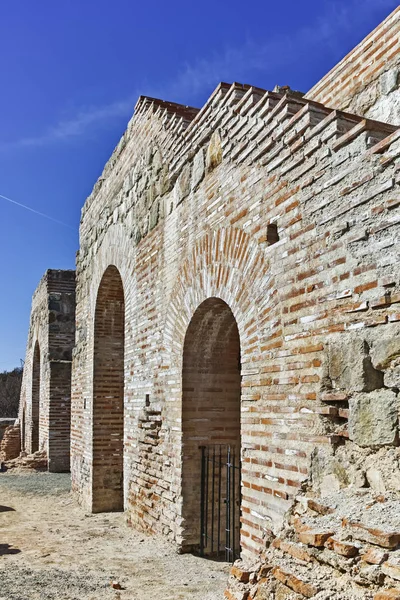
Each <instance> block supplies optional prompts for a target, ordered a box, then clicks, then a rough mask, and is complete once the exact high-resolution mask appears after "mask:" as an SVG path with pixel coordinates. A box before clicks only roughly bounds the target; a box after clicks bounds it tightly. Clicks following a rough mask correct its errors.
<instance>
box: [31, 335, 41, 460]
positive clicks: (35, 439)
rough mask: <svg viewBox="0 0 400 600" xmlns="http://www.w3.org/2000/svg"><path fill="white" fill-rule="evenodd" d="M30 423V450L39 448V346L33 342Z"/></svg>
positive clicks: (33, 450)
mask: <svg viewBox="0 0 400 600" xmlns="http://www.w3.org/2000/svg"><path fill="white" fill-rule="evenodd" d="M31 408H32V425H31V452H32V453H33V452H37V450H39V416H40V347H39V342H36V343H35V348H34V350H33V361H32V406H31Z"/></svg>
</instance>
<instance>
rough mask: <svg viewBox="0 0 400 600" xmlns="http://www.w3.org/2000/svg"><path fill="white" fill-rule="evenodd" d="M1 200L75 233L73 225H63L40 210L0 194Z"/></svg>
mask: <svg viewBox="0 0 400 600" xmlns="http://www.w3.org/2000/svg"><path fill="white" fill-rule="evenodd" d="M0 198H3V199H4V200H7V202H11V204H16V205H17V206H20V207H21V208H25V209H26V210H29V211H30V212H33V213H35V215H39V216H41V217H44V218H45V219H49V220H50V221H53V222H54V223H58V224H59V225H63V226H64V227H68V229H72V230H73V231H75V228H74V227H72V226H71V225H67V223H63V221H59V220H58V219H54V218H53V217H50V215H46V214H45V213H42V212H39V211H38V210H35V209H34V208H31V207H30V206H26V205H25V204H21V202H16V200H12V199H11V198H8V197H7V196H3V195H2V194H0Z"/></svg>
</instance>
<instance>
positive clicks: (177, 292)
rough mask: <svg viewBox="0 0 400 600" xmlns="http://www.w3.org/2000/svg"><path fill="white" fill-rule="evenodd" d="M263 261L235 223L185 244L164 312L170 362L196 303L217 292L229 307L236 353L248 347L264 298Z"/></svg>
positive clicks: (178, 357) (177, 361) (178, 358)
mask: <svg viewBox="0 0 400 600" xmlns="http://www.w3.org/2000/svg"><path fill="white" fill-rule="evenodd" d="M269 289H270V285H269V261H268V260H266V259H265V256H264V251H263V250H262V248H260V246H259V244H257V243H256V242H255V241H254V240H252V239H251V237H250V236H249V235H248V234H246V233H245V232H244V231H242V230H241V229H235V228H221V229H218V230H217V231H210V232H208V233H207V234H206V235H204V237H202V238H201V239H200V240H199V241H198V242H197V243H196V244H195V246H194V248H193V249H192V250H191V252H190V254H189V256H188V257H187V258H186V260H185V261H184V263H183V264H182V266H181V268H180V270H179V273H178V275H177V277H176V283H175V285H174V288H173V291H172V293H171V299H170V303H169V307H168V310H167V314H166V322H165V330H164V331H165V333H164V347H165V349H166V355H165V356H166V358H167V360H168V361H171V360H172V361H173V363H174V366H180V367H181V362H182V351H183V343H184V339H185V335H186V331H187V328H188V326H189V323H190V321H191V319H192V316H193V314H194V313H195V311H196V309H197V307H198V306H199V305H200V304H201V303H202V302H204V300H207V298H211V297H216V298H220V299H221V300H223V301H224V302H226V304H227V305H228V306H229V308H230V309H231V311H232V313H233V315H234V317H235V319H236V322H237V326H238V330H239V334H240V339H241V344H242V354H248V353H250V352H251V349H252V347H254V345H255V344H257V340H256V337H257V335H255V336H254V335H251V332H252V331H253V330H254V328H255V324H256V323H257V322H258V321H259V319H260V318H261V317H262V315H263V313H264V311H265V310H266V309H267V306H268V303H269V298H270V294H269Z"/></svg>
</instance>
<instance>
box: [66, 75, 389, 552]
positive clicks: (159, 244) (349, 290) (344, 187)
mask: <svg viewBox="0 0 400 600" xmlns="http://www.w3.org/2000/svg"><path fill="white" fill-rule="evenodd" d="M157 110H158V111H159V112H157ZM141 111H143V112H141ZM163 111H165V107H161V108H160V107H157V106H156V103H154V102H153V103H151V102H149V103H147V102H145V101H142V102H141V103H139V110H138V114H137V115H135V116H134V118H133V120H132V122H131V125H130V137H129V139H127V138H126V139H125V141H124V143H123V148H122V146H121V148H122V149H121V150H120V154H119V159H116V158H115V157H114V158H115V160H114V159H113V162H112V165H111V166H110V167H107V168H106V169H107V178H106V180H104V181H103V182H102V183H101V188H100V189H98V188H96V189H95V191H94V194H93V196H92V197H91V198H90V199H89V201H88V205H87V206H86V207H85V209H84V211H83V220H82V226H81V250H80V253H79V259H78V294H77V303H78V310H77V321H78V330H79V337H78V339H77V347H76V350H75V353H74V365H73V371H74V377H73V381H74V383H73V388H74V389H73V403H74V404H73V450H72V452H73V486H74V489H75V490H76V491H77V492H78V494H79V495H80V498H81V500H82V502H83V503H84V504H85V505H86V506H88V507H89V508H90V505H91V468H92V464H91V442H90V440H91V424H92V423H91V393H92V385H93V382H92V373H93V362H92V356H93V320H94V307H95V302H96V296H97V289H98V285H99V282H100V279H101V277H102V274H103V273H104V271H105V269H106V268H107V266H108V265H109V264H114V265H115V266H117V268H118V269H119V271H120V273H121V277H122V281H123V285H124V293H125V300H126V324H127V325H126V328H125V410H126V416H125V419H126V425H125V471H124V477H125V506H126V508H127V510H128V513H129V516H130V520H131V521H132V522H133V523H134V524H135V525H136V526H139V527H144V528H147V529H148V530H151V531H156V532H160V533H164V534H165V535H167V536H169V537H170V538H171V539H173V540H175V541H176V542H178V543H179V544H183V545H184V538H183V531H184V523H183V521H182V495H181V475H182V473H181V456H182V447H181V435H182V421H181V415H182V404H181V401H182V353H183V343H184V337H185V333H186V330H187V327H188V324H189V322H190V319H191V317H192V316H193V314H194V312H195V310H196V308H197V307H198V306H199V304H200V303H201V302H202V301H204V300H205V299H207V298H209V297H219V298H221V299H222V300H224V301H225V302H226V303H227V304H228V305H229V306H230V308H231V310H232V312H233V314H234V316H235V319H236V321H237V324H238V329H239V335H240V341H241V357H242V358H241V367H242V409H241V410H242V412H241V428H242V460H243V470H242V485H243V488H242V492H243V494H242V549H243V552H244V553H245V554H256V553H257V552H258V551H259V550H260V548H262V547H263V544H264V538H265V536H266V535H268V532H269V531H271V530H274V531H276V530H278V529H279V527H280V525H281V523H282V520H283V515H284V513H285V511H286V510H287V508H288V507H289V506H290V505H291V503H292V502H293V500H294V498H295V497H296V495H297V494H298V491H299V489H300V488H301V485H302V482H303V481H304V479H305V477H307V474H308V472H309V463H310V457H311V455H312V453H313V451H314V449H315V447H316V446H317V447H327V448H328V447H331V446H333V445H334V444H336V443H338V442H340V440H341V439H344V438H345V437H346V431H347V427H346V422H347V416H348V413H347V412H346V410H347V405H346V404H344V405H343V409H342V410H343V412H341V413H339V407H340V405H338V404H337V403H338V402H342V401H344V402H346V401H347V400H348V397H347V396H346V398H343V394H344V392H343V387H344V383H343V381H342V383H340V382H339V383H338V381H337V380H336V379H335V377H332V374H331V375H329V374H328V375H327V366H326V348H327V345H328V342H329V340H330V339H331V338H332V339H333V338H336V336H352V335H353V333H354V334H355V333H358V334H359V333H360V330H364V329H365V330H368V331H369V329H370V328H376V331H377V332H378V331H380V330H382V329H385V328H386V327H389V326H390V323H391V322H392V321H394V320H396V319H397V317H396V315H397V309H396V303H397V302H398V294H399V292H400V281H399V278H398V276H397V274H396V272H395V265H396V262H398V251H397V249H396V245H395V243H394V239H395V237H394V232H395V231H396V225H397V223H398V222H399V215H398V211H399V206H400V202H399V200H398V197H399V183H400V178H399V170H398V156H399V152H400V148H399V134H398V132H397V131H396V128H395V127H391V126H388V125H385V124H382V123H377V122H374V121H368V120H363V119H362V118H360V117H357V116H355V115H349V114H346V113H341V112H339V111H332V110H331V109H329V108H325V107H324V106H322V105H321V104H318V103H315V102H312V101H309V100H306V99H302V98H301V97H299V96H297V95H293V94H290V93H289V94H285V95H282V94H277V93H270V92H264V91H262V90H259V89H257V88H250V87H249V86H240V85H239V84H233V85H232V86H230V87H229V86H226V85H222V86H220V87H219V88H218V89H217V90H216V92H215V93H214V94H213V96H212V97H211V98H210V101H209V102H208V103H207V104H206V106H205V107H203V109H202V110H201V111H200V112H199V113H198V114H197V115H196V116H195V117H194V118H193V120H192V121H191V123H190V124H189V125H187V126H186V127H185V128H184V130H183V131H181V132H180V134H179V136H176V135H175V134H174V129H173V128H172V130H168V127H167V126H166V125H165V122H164V123H163V119H165V120H166V121H167V122H168V123H171V121H172V119H173V117H172V118H171V114H167V112H163ZM181 125H182V123H180V122H179V119H178V120H177V121H176V127H177V128H178V129H179V127H180V126H181ZM165 131H169V134H167V133H165ZM146 132H149V136H150V138H148V139H147V142H146V143H143V144H142V145H141V140H142V139H146ZM156 132H158V133H156ZM152 134H154V135H156V136H157V137H156V140H160V139H162V143H161V142H160V151H161V153H162V156H163V164H167V165H168V180H169V182H170V183H169V185H168V186H166V188H165V189H166V191H165V193H164V195H163V196H162V197H161V201H160V202H162V204H163V206H164V208H165V207H166V208H167V210H164V213H163V214H164V218H163V219H160V220H159V222H158V223H157V225H156V226H155V227H154V229H150V228H148V229H147V235H141V236H140V239H139V237H136V236H135V231H137V229H138V228H139V227H140V228H141V227H142V217H140V218H139V217H138V213H136V212H135V210H136V203H139V202H144V200H143V198H144V197H148V185H150V187H152V185H151V184H153V186H157V185H158V181H159V180H158V179H157V177H156V179H155V180H153V179H151V180H149V183H148V184H146V186H145V188H144V189H143V190H142V191H141V192H140V193H139V194H138V195H137V197H136V200H135V201H132V204H131V205H130V206H129V207H128V206H127V205H126V201H127V200H126V198H129V193H130V190H129V192H128V193H127V192H125V195H123V194H121V193H120V191H121V189H122V186H123V182H124V180H125V179H127V180H129V178H130V174H131V172H132V170H135V169H136V167H137V164H136V162H135V161H142V160H144V158H143V156H146V154H145V152H144V151H145V148H146V150H147V149H148V148H151V147H154V145H155V141H154V140H153V141H152V142H150V141H149V140H150V139H151V135H152ZM140 147H141V148H142V149H143V150H142V157H139V156H137V155H136V154H135V152H136V151H137V150H136V149H137V148H140ZM149 154H151V153H149ZM138 164H140V165H141V167H140V168H141V169H143V164H144V163H143V162H139V163H138ZM146 164H148V163H146ZM159 172H161V170H160V171H159ZM151 177H152V178H153V177H155V175H154V172H153V174H152V176H151ZM130 181H131V180H130ZM129 185H130V184H129ZM131 189H132V188H131ZM106 193H107V194H108V196H106V195H105V194H106ZM108 203H110V206H108V207H107V205H108ZM148 208H149V209H150V206H148ZM102 211H108V217H107V220H105V221H104V220H103V221H101V218H102V217H101V215H102ZM112 215H113V216H112ZM148 219H149V212H148V213H147V216H146V217H144V220H145V221H148ZM100 223H102V224H103V225H102V227H100ZM271 226H272V227H271ZM271 230H273V231H274V232H275V235H273V236H271V235H270V231H271ZM141 231H143V232H144V231H145V230H144V229H143V230H142V229H141ZM276 233H277V234H278V239H277V238H276ZM383 250H384V252H383ZM377 335H379V334H377ZM343 340H344V337H343ZM346 343H347V338H346ZM361 347H362V351H361V350H360V356H361V363H362V364H363V365H364V363H365V364H366V365H367V364H368V350H367V349H366V347H365V345H362V344H361ZM381 383H382V382H381V380H379V381H378V383H377V382H375V384H374V385H375V386H377V387H376V389H380V388H379V385H381ZM378 384H379V385H378ZM359 391H360V392H363V391H368V392H369V391H372V390H369V389H367V390H363V389H361V390H359ZM335 411H336V412H335ZM331 413H332V414H333V413H335V415H336V416H337V417H338V418H337V420H332V419H327V418H325V415H328V416H329V415H330V414H331Z"/></svg>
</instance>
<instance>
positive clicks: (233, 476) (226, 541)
mask: <svg viewBox="0 0 400 600" xmlns="http://www.w3.org/2000/svg"><path fill="white" fill-rule="evenodd" d="M200 449H201V493H200V554H201V556H205V555H208V556H216V557H219V558H222V557H223V556H224V555H225V560H226V561H227V562H234V561H235V560H236V559H237V558H239V555H240V514H241V513H240V507H241V492H240V453H239V452H237V450H236V448H235V447H232V446H220V445H219V446H201V447H200Z"/></svg>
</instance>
